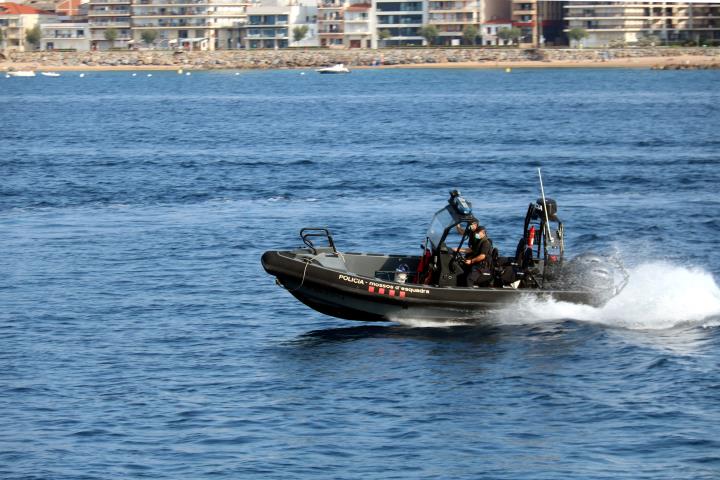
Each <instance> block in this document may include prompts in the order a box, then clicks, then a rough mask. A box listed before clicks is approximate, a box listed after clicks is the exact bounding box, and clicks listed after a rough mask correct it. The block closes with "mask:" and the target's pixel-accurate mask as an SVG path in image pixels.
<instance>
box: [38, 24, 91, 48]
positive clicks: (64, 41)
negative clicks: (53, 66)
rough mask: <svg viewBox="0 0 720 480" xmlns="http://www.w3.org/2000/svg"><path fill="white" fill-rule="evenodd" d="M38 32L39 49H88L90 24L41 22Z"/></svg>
mask: <svg viewBox="0 0 720 480" xmlns="http://www.w3.org/2000/svg"><path fill="white" fill-rule="evenodd" d="M40 32H41V39H40V49H41V50H69V51H76V52H86V51H88V50H90V26H89V25H88V24H87V23H43V24H42V25H41V26H40Z"/></svg>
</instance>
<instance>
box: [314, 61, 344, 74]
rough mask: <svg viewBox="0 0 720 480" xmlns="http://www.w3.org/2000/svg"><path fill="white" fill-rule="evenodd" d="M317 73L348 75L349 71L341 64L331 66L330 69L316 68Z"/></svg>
mask: <svg viewBox="0 0 720 480" xmlns="http://www.w3.org/2000/svg"><path fill="white" fill-rule="evenodd" d="M315 71H316V72H317V73H330V74H332V73H350V70H349V69H348V68H347V67H346V66H345V65H344V64H342V63H338V64H335V65H333V66H332V67H325V68H318V69H317V70H315Z"/></svg>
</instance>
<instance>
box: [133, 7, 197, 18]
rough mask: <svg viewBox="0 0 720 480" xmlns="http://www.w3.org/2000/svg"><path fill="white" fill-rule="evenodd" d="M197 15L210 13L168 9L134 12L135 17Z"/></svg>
mask: <svg viewBox="0 0 720 480" xmlns="http://www.w3.org/2000/svg"><path fill="white" fill-rule="evenodd" d="M197 15H208V12H207V10H205V9H203V10H193V9H190V10H168V11H161V10H148V11H145V12H135V13H134V14H133V17H135V18H144V17H149V18H152V17H163V18H164V17H194V16H197Z"/></svg>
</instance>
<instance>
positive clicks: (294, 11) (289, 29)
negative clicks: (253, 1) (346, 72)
mask: <svg viewBox="0 0 720 480" xmlns="http://www.w3.org/2000/svg"><path fill="white" fill-rule="evenodd" d="M317 15H318V10H317V7H316V6H314V5H300V4H295V3H293V4H287V5H281V4H275V5H268V6H253V7H250V8H248V11H247V23H243V24H241V25H240V26H239V29H240V37H241V38H242V44H243V45H242V46H243V47H244V48H288V47H313V46H318V45H319V37H318V27H317ZM298 27H307V32H306V34H305V36H304V37H303V38H302V39H300V40H298V41H296V40H295V38H294V30H295V29H296V28H298Z"/></svg>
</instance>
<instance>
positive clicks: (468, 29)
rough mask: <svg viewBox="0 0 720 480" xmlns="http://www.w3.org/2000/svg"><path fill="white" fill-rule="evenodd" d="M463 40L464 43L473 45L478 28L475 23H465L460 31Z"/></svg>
mask: <svg viewBox="0 0 720 480" xmlns="http://www.w3.org/2000/svg"><path fill="white" fill-rule="evenodd" d="M462 36H463V40H465V43H467V44H470V45H475V41H476V40H477V36H478V29H477V27H476V26H475V25H465V28H463V31H462Z"/></svg>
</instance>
